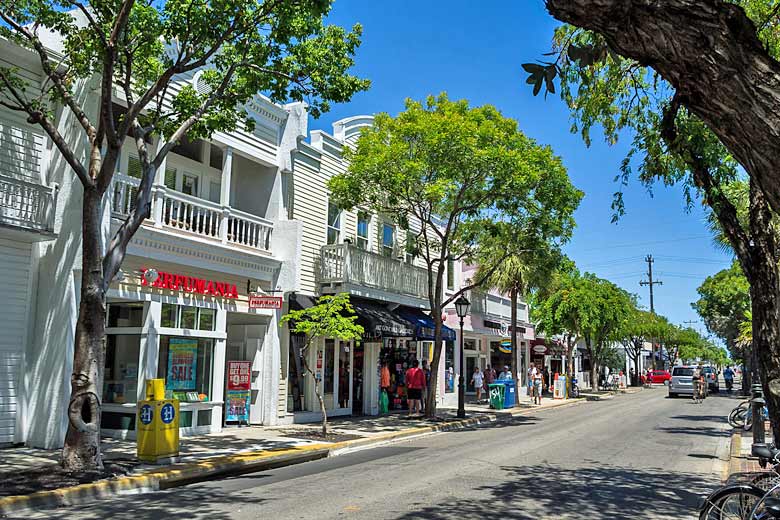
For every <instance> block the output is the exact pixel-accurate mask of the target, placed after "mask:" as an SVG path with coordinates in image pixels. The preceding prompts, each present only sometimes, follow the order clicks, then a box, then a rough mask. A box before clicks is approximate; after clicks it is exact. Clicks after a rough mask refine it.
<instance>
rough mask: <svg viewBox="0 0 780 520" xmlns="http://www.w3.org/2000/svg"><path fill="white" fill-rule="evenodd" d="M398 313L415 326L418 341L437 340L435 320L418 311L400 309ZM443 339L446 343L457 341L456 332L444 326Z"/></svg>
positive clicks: (442, 329)
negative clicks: (435, 336)
mask: <svg viewBox="0 0 780 520" xmlns="http://www.w3.org/2000/svg"><path fill="white" fill-rule="evenodd" d="M398 313H399V314H401V316H403V317H404V318H405V319H406V320H408V321H409V322H411V323H413V324H414V336H415V338H416V339H424V340H433V339H435V338H434V335H435V331H436V325H435V324H434V323H433V318H431V317H430V316H428V315H427V314H425V313H424V312H422V311H421V310H418V309H411V308H404V309H402V310H401V309H399V310H398ZM441 339H443V340H444V341H455V331H454V330H452V329H451V328H449V327H447V326H446V325H444V324H442V326H441Z"/></svg>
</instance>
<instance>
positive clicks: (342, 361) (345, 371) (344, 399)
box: [338, 341, 350, 408]
mask: <svg viewBox="0 0 780 520" xmlns="http://www.w3.org/2000/svg"><path fill="white" fill-rule="evenodd" d="M340 343H341V345H340V346H339V402H338V407H339V408H348V407H349V399H350V396H349V369H350V367H349V341H342V342H340Z"/></svg>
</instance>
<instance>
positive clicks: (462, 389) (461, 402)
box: [455, 294, 471, 419]
mask: <svg viewBox="0 0 780 520" xmlns="http://www.w3.org/2000/svg"><path fill="white" fill-rule="evenodd" d="M469 307H471V302H469V300H468V298H466V297H465V296H464V295H462V294H461V295H460V297H459V298H458V299H457V300H455V312H456V313H457V314H458V318H460V376H459V377H458V417H459V418H461V419H462V418H464V417H466V385H465V383H464V381H465V378H464V377H463V371H464V370H465V369H466V365H465V364H464V362H463V318H465V317H466V315H467V314H468V313H469Z"/></svg>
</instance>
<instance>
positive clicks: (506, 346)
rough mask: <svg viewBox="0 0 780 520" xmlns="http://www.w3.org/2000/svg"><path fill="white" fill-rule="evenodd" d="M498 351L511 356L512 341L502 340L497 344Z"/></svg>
mask: <svg viewBox="0 0 780 520" xmlns="http://www.w3.org/2000/svg"><path fill="white" fill-rule="evenodd" d="M498 351H499V352H503V353H504V354H511V353H512V340H511V339H502V340H501V342H500V343H499V344H498Z"/></svg>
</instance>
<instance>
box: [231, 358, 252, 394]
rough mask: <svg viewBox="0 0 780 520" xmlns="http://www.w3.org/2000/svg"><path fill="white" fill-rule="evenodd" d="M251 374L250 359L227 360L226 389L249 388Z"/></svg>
mask: <svg viewBox="0 0 780 520" xmlns="http://www.w3.org/2000/svg"><path fill="white" fill-rule="evenodd" d="M251 374H252V362H251V361H228V377H227V389H228V390H249V388H250V376H251Z"/></svg>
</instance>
